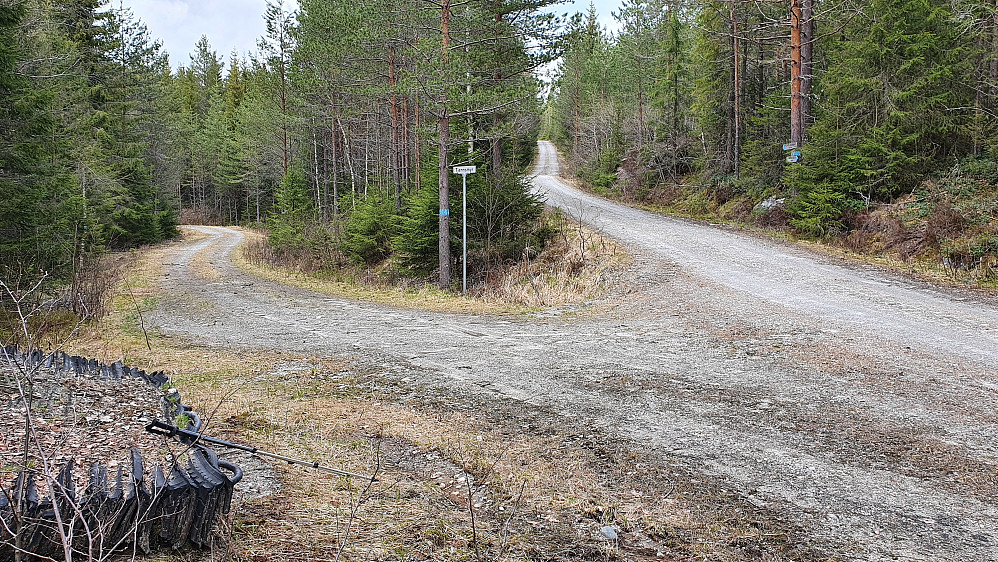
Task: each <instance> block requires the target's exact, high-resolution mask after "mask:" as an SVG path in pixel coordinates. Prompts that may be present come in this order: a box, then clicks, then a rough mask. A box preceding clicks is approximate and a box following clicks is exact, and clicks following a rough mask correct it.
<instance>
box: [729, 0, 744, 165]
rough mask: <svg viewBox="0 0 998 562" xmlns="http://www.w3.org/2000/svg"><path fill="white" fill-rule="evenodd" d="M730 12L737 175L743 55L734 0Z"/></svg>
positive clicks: (733, 144) (733, 160)
mask: <svg viewBox="0 0 998 562" xmlns="http://www.w3.org/2000/svg"><path fill="white" fill-rule="evenodd" d="M730 14H731V53H732V57H733V60H732V63H733V69H734V72H733V74H732V76H733V83H732V85H731V87H732V89H733V90H734V103H733V107H732V113H733V116H734V120H733V121H734V123H733V126H734V130H733V131H732V141H731V160H730V164H731V168H730V169H731V171H732V172H733V173H734V174H735V177H738V172H739V167H740V166H739V164H740V160H741V158H740V154H741V144H742V138H741V129H742V110H741V106H742V95H741V94H742V72H741V71H742V69H741V65H742V60H743V59H744V57H743V56H740V53H739V50H740V49H741V39H740V37H739V36H738V34H739V33H740V32H741V30H740V29H739V28H738V19H737V13H736V12H735V0H731V4H730Z"/></svg>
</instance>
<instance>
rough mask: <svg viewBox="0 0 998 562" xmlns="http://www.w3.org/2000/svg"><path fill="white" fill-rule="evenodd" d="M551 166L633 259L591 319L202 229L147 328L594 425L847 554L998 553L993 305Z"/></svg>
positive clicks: (997, 323) (561, 197)
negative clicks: (679, 213) (399, 302)
mask: <svg viewBox="0 0 998 562" xmlns="http://www.w3.org/2000/svg"><path fill="white" fill-rule="evenodd" d="M556 163H557V160H556V158H555V157H554V153H553V148H552V147H551V146H550V145H546V144H542V146H541V161H540V164H539V166H538V170H537V174H536V176H535V178H534V183H535V186H536V187H537V188H538V189H539V190H540V191H542V192H544V193H545V194H546V196H547V197H548V200H549V202H551V203H552V204H556V205H560V206H564V207H566V208H567V209H568V210H569V211H570V212H572V213H574V214H577V215H579V216H581V217H582V218H583V219H584V220H586V221H588V222H591V223H592V224H594V225H595V226H596V227H598V228H601V229H603V230H604V231H605V232H606V233H608V234H610V235H612V236H613V237H615V238H618V239H620V240H621V241H623V242H624V243H625V244H626V245H628V246H629V248H630V249H631V251H632V252H633V253H634V254H635V257H636V259H635V262H636V266H635V268H634V272H633V275H632V278H631V279H630V284H629V285H628V286H627V287H622V290H621V295H620V296H619V297H618V298H616V299H610V302H606V303H601V305H600V306H599V307H597V308H596V309H595V311H581V312H579V313H574V312H566V313H562V314H555V315H543V316H542V315H538V316H536V317H494V316H463V315H448V314H434V313H425V312H416V311H404V310H394V309H390V308H386V307H381V306H377V305H370V304H364V303H357V302H352V301H347V300H343V299H338V298H332V297H328V296H325V295H319V294H315V293H311V292H308V291H304V290H301V289H296V288H292V287H287V286H283V285H279V284H275V283H271V282H269V281H263V280H260V279H256V278H253V277H249V276H247V275H245V274H243V273H241V272H239V271H238V270H236V269H235V268H234V267H233V266H232V265H231V263H230V261H229V258H230V256H231V253H232V251H233V249H234V248H235V247H236V246H237V245H238V243H239V242H240V240H241V234H240V233H239V232H237V231H235V230H231V229H224V228H208V227H197V228H198V230H200V231H202V232H204V233H205V234H207V235H208V236H207V237H206V238H203V239H201V240H199V241H197V242H194V243H191V244H188V245H185V246H180V247H178V250H177V251H176V254H175V255H173V256H171V257H170V258H168V260H167V262H168V263H166V264H165V266H166V267H165V268H164V270H165V271H166V274H167V276H166V277H165V278H164V279H163V280H162V284H163V286H164V287H165V288H166V289H167V290H168V296H167V297H166V298H164V299H163V300H162V301H161V302H160V305H159V307H158V309H157V310H156V311H154V312H153V313H152V314H151V316H152V318H151V322H152V323H153V324H154V325H155V327H156V328H157V329H158V330H160V331H162V332H164V333H168V334H177V335H182V336H184V337H188V338H191V339H192V340H194V341H197V342H199V343H204V344H207V345H215V346H231V347H237V348H238V347H242V348H250V349H282V350H292V351H296V352H302V353H310V354H317V355H325V356H355V357H363V358H365V360H366V361H369V362H371V363H372V364H377V365H379V366H381V367H383V371H384V372H385V375H384V376H385V377H393V376H397V377H402V376H406V377H417V378H418V379H419V380H420V381H421V382H424V383H427V384H431V385H439V386H443V387H446V388H448V389H449V390H450V391H452V392H454V393H456V394H459V395H466V396H473V397H474V398H475V399H476V400H479V401H482V400H484V401H486V402H488V401H501V402H502V403H503V404H507V405H508V404H510V403H515V404H519V405H520V407H522V408H523V410H524V411H527V412H540V413H543V415H545V416H549V417H552V418H556V419H560V420H562V421H563V423H564V424H566V425H576V426H579V427H589V428H591V431H593V432H595V433H599V434H600V435H602V436H605V437H606V438H607V439H610V440H613V441H615V442H617V443H618V444H620V445H621V446H622V447H625V448H633V449H634V450H635V451H641V452H642V453H643V454H645V455H646V456H651V457H652V458H654V459H658V462H660V463H661V464H662V465H663V466H668V467H682V468H683V470H685V471H687V472H690V473H693V474H699V475H701V476H702V477H703V478H704V479H709V480H711V481H713V482H719V483H720V484H721V485H722V486H724V487H725V488H726V489H729V490H731V491H733V493H735V494H736V495H737V496H738V497H740V498H741V500H740V501H744V502H745V503H746V505H748V504H752V505H753V506H755V507H756V508H758V509H761V510H764V511H767V512H769V513H771V514H772V516H773V517H774V518H779V519H781V520H785V521H789V522H790V523H791V524H792V525H793V526H795V527H797V528H799V529H800V531H801V532H802V533H803V534H805V535H807V536H809V537H811V538H812V539H813V540H814V542H815V543H816V544H819V543H820V544H821V545H824V547H825V548H826V549H828V550H829V551H830V554H832V555H833V556H835V557H837V558H841V559H856V560H896V559H902V560H954V561H956V560H992V561H998V527H996V525H995V521H996V520H998V505H996V503H998V408H996V406H998V375H996V374H995V373H996V372H998V310H996V308H995V305H994V304H993V303H992V302H986V301H985V300H984V299H981V298H977V297H974V296H972V295H958V294H953V293H950V292H948V291H945V290H941V289H937V288H933V287H931V286H927V285H921V284H918V283H914V282H911V281H908V280H904V279H901V278H893V277H890V276H886V275H884V274H882V273H878V272H876V271H872V270H865V269H863V268H857V267H845V266H842V265H838V264H835V263H832V262H830V261H829V260H825V259H823V258H820V257H815V256H813V255H811V254H809V253H806V252H804V251H801V250H798V249H794V248H789V247H786V246H783V245H780V244H776V243H771V242H766V241H760V240H758V239H756V238H753V237H750V236H744V235H740V234H737V233H733V232H730V231H726V230H721V229H715V228H710V227H705V226H702V225H696V224H692V223H688V222H684V221H677V220H672V219H668V218H663V217H658V216H655V215H652V214H648V213H643V212H640V211H635V210H632V209H628V208H626V207H621V206H619V205H615V204H612V203H608V202H605V201H601V200H598V199H594V198H591V197H587V196H585V195H583V194H581V193H579V192H577V191H575V190H572V189H571V188H570V187H568V186H567V185H565V184H563V183H562V182H561V181H559V180H558V179H557V178H556V177H555V175H554V174H555V173H556V171H557V168H556ZM205 270H209V271H210V274H205ZM392 373H396V374H392Z"/></svg>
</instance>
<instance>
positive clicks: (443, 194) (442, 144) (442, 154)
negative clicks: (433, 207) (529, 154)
mask: <svg viewBox="0 0 998 562" xmlns="http://www.w3.org/2000/svg"><path fill="white" fill-rule="evenodd" d="M440 35H441V39H442V41H441V43H442V47H441V54H442V59H441V60H442V62H443V66H441V68H440V118H439V125H440V139H439V143H438V150H439V155H438V157H437V159H438V163H439V174H440V177H439V179H438V185H439V187H440V239H439V247H438V248H439V257H440V288H441V289H449V288H450V170H448V167H449V162H448V154H447V150H448V146H449V145H450V115H449V113H448V107H447V105H448V100H447V65H448V62H449V61H450V52H449V50H450V0H443V1H442V2H441V4H440Z"/></svg>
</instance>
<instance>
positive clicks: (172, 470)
mask: <svg viewBox="0 0 998 562" xmlns="http://www.w3.org/2000/svg"><path fill="white" fill-rule="evenodd" d="M2 351H3V353H2V354H0V361H6V360H7V359H8V358H9V360H10V361H13V362H16V364H17V365H18V366H19V368H21V369H38V368H44V369H53V370H56V371H61V372H64V373H72V374H75V375H89V376H95V377H100V378H102V379H105V380H107V381H110V382H111V383H113V381H116V380H121V379H122V378H123V377H135V378H139V379H142V380H145V381H147V382H148V383H149V384H150V385H152V386H153V387H155V388H156V389H159V388H165V387H166V385H167V384H168V382H169V381H168V378H167V377H166V375H164V374H163V373H162V372H155V373H151V374H147V373H145V372H144V371H142V370H139V369H135V368H129V367H126V366H124V365H122V364H121V363H120V362H117V363H113V364H111V365H107V364H102V363H100V362H98V361H95V360H88V359H85V358H82V357H78V356H70V355H66V354H64V353H54V354H46V353H41V352H39V351H33V352H30V353H21V352H20V351H19V350H17V349H15V348H12V347H8V348H4V349H3V350H2ZM162 403H163V410H162V412H161V414H162V416H163V417H164V418H165V419H166V420H168V421H170V422H172V420H177V419H185V420H188V426H187V427H186V429H188V430H190V431H194V432H199V431H200V429H201V418H200V416H198V415H197V413H196V412H194V411H193V410H192V409H191V408H190V407H188V406H186V405H184V404H183V403H182V402H181V401H180V396H179V394H177V393H176V391H173V392H172V393H171V394H168V395H164V398H163V400H162ZM181 447H182V449H183V454H182V455H180V456H181V457H182V458H183V459H185V460H186V462H184V463H181V462H178V460H177V456H173V455H170V457H171V458H157V459H143V458H142V455H141V454H140V453H139V451H138V450H136V449H134V448H132V449H131V454H130V457H131V458H130V459H127V460H126V462H124V463H120V464H118V469H117V471H116V472H114V473H113V474H111V473H109V472H108V469H107V468H106V467H107V463H106V462H105V463H102V462H97V463H94V464H93V465H92V466H90V467H87V468H86V469H85V470H88V475H87V478H86V482H87V483H86V485H85V486H84V487H83V489H82V490H80V489H77V487H76V485H75V484H74V482H75V479H74V478H73V471H74V470H76V469H78V467H76V466H74V463H73V461H72V460H70V461H69V462H68V463H66V464H65V465H63V466H62V467H61V468H60V470H59V473H58V476H57V477H56V479H55V485H54V486H51V491H49V492H47V493H45V494H40V493H39V490H38V486H37V483H36V480H37V475H36V474H35V473H34V472H33V471H32V469H31V468H26V469H24V470H21V471H20V472H18V473H17V475H16V477H15V478H14V479H13V481H12V482H11V483H10V485H8V486H0V518H2V520H3V521H2V525H0V560H14V558H15V556H16V553H17V552H21V553H23V554H25V555H27V556H25V557H24V558H25V559H29V560H30V559H46V558H47V559H51V558H56V559H63V558H65V553H66V549H67V547H69V548H71V549H72V550H73V551H75V552H76V553H77V555H78V556H82V557H83V558H93V559H98V558H103V557H104V556H106V555H107V554H109V553H111V552H114V551H122V550H126V551H127V550H132V551H136V552H142V553H149V552H151V551H152V550H154V549H156V548H163V547H166V548H171V549H178V548H182V547H184V546H185V545H188V544H192V545H194V546H196V547H203V546H206V545H207V544H209V542H210V541H211V536H212V531H213V529H214V527H215V525H216V523H217V521H218V520H219V516H220V515H221V514H224V513H228V511H229V505H230V502H231V499H232V490H233V486H234V485H235V484H236V483H237V482H238V481H239V480H240V479H241V478H242V471H241V470H240V469H239V467H237V466H235V465H233V464H231V463H228V462H225V461H222V460H220V459H219V458H218V456H217V455H216V454H215V453H214V452H213V451H211V450H210V449H207V448H205V447H203V446H202V445H200V444H191V443H189V442H188V443H186V444H184V443H181ZM112 460H115V459H107V461H112ZM145 463H148V464H149V465H150V466H155V468H154V469H153V470H151V471H148V472H147V471H146V470H145V468H146V465H145ZM164 464H165V466H166V467H167V468H166V469H164V468H163V466H164Z"/></svg>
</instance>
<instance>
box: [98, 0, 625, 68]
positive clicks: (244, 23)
mask: <svg viewBox="0 0 998 562" xmlns="http://www.w3.org/2000/svg"><path fill="white" fill-rule="evenodd" d="M112 1H113V3H114V4H118V2H123V3H124V5H125V6H126V7H130V8H131V9H132V11H133V12H134V13H135V15H136V16H138V17H139V18H141V19H142V21H143V22H145V24H146V25H147V26H148V27H149V32H150V33H151V34H152V36H153V37H155V38H158V39H160V40H162V41H163V46H164V47H165V48H166V51H167V52H168V53H170V62H171V64H172V65H173V67H174V68H176V67H177V66H179V65H185V66H186V65H188V64H189V63H190V53H191V51H192V50H193V49H194V45H195V44H196V43H197V42H198V39H200V38H201V36H202V35H207V36H208V41H209V42H210V43H211V46H212V49H214V50H215V51H216V52H217V53H218V54H219V55H222V56H223V57H225V58H226V59H228V56H229V53H231V52H232V51H233V49H235V51H236V52H237V53H238V54H239V55H245V54H246V53H249V52H254V51H256V40H257V38H259V37H261V36H263V34H264V31H265V29H264V24H263V12H264V10H265V9H266V5H267V2H266V0H127V1H125V0H112ZM359 1H362V0H359ZM619 3H620V0H595V1H594V4H595V6H596V10H597V11H598V12H599V14H600V21H601V22H602V23H603V25H604V26H611V29H612V28H613V27H612V23H613V18H612V17H611V15H610V12H611V11H612V10H614V9H616V8H617V6H618V5H619ZM588 6H589V0H575V1H574V2H567V3H565V4H561V5H558V6H556V8H555V11H556V12H557V13H566V12H575V11H585V10H586V8H587V7H588ZM285 7H286V8H288V9H289V10H292V9H295V8H297V2H296V0H285Z"/></svg>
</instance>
